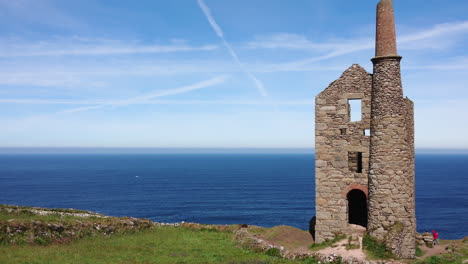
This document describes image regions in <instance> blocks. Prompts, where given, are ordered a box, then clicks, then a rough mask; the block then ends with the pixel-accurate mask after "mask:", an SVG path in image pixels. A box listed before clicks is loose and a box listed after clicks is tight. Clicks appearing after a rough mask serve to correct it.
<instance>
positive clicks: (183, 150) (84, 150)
mask: <svg viewBox="0 0 468 264" xmlns="http://www.w3.org/2000/svg"><path fill="white" fill-rule="evenodd" d="M415 152H416V153H420V154H429V153H435V154H442V153H446V154H465V153H466V154H468V149H461V148H416V149H415ZM210 153H213V154H218V153H233V154H244V153H245V154H249V153H255V154H268V153H271V154H289V153H291V154H296V153H297V154H314V153H315V148H313V147H310V148H306V147H302V148H299V147H289V148H286V147H284V148H281V147H237V148H234V147H211V148H210V147H89V146H87V147H0V154H210Z"/></svg>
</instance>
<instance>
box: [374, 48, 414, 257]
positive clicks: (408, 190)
mask: <svg viewBox="0 0 468 264" xmlns="http://www.w3.org/2000/svg"><path fill="white" fill-rule="evenodd" d="M400 60H401V57H398V56H388V57H380V58H375V59H373V62H374V75H373V89H372V110H371V131H372V134H371V144H370V170H369V223H368V232H369V233H370V234H371V235H372V236H373V237H375V238H377V239H379V240H382V241H385V242H386V243H387V245H388V246H389V247H390V248H391V249H392V250H393V252H394V253H395V254H396V255H398V256H399V257H403V258H412V257H414V254H415V230H416V219H415V205H414V200H415V198H414V124H413V123H414V120H413V104H412V102H411V101H410V100H409V99H406V98H403V89H402V85H401V76H400Z"/></svg>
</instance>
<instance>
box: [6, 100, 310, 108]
mask: <svg viewBox="0 0 468 264" xmlns="http://www.w3.org/2000/svg"><path fill="white" fill-rule="evenodd" d="M112 102H114V103H116V105H118V104H119V103H121V101H119V100H112ZM0 103H4V104H28V105H31V104H57V105H107V104H109V101H103V100H66V99H12V98H0ZM132 104H144V105H151V104H162V105H255V106H262V105H264V106H269V105H285V106H294V105H296V106H301V105H314V100H289V101H270V100H268V101H263V100H262V101H258V100H151V99H149V100H138V101H133V102H132ZM91 107H95V106H91Z"/></svg>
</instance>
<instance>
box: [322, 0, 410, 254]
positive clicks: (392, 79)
mask: <svg viewBox="0 0 468 264" xmlns="http://www.w3.org/2000/svg"><path fill="white" fill-rule="evenodd" d="M400 60H401V57H399V56H398V55H397V48H396V34H395V24H394V14H393V2H392V0H381V2H380V3H379V5H378V7H377V34H376V57H375V58H374V59H372V62H373V64H374V74H372V75H371V74H369V73H367V72H366V71H365V70H364V69H363V68H361V67H360V66H358V65H353V66H351V67H350V68H349V69H348V70H346V71H345V72H344V73H343V75H342V76H341V77H340V78H339V79H338V80H337V81H335V82H333V83H332V84H331V85H330V86H329V87H328V88H327V89H325V90H324V91H323V92H322V93H320V94H319V95H318V96H317V97H316V212H317V219H316V221H317V222H316V227H315V230H316V233H315V237H316V242H322V241H324V240H326V239H332V238H333V237H334V236H336V234H343V233H344V234H347V233H350V232H352V228H350V227H351V226H350V224H357V225H362V226H364V227H367V231H368V232H369V233H370V234H371V235H372V236H373V237H375V238H377V239H379V240H381V241H385V242H386V243H387V245H388V246H389V247H390V248H391V249H392V250H393V252H394V253H395V254H397V255H398V256H400V257H403V258H412V257H414V255H415V230H416V219H415V205H414V201H415V197H414V119H413V116H414V113H413V103H412V102H411V101H410V100H409V99H407V98H404V97H403V88H402V84H401V74H400ZM352 99H361V100H362V118H361V121H358V122H351V121H350V105H349V103H348V102H349V100H352ZM366 129H370V131H371V133H370V137H369V136H366V135H365V133H364V131H365V130H366ZM350 195H352V196H350ZM356 195H357V196H356ZM359 199H361V200H359ZM362 199H364V200H362ZM356 201H357V202H356ZM353 203H354V204H353ZM362 203H364V207H366V208H364V209H363V208H362V207H363V206H362ZM366 205H367V206H366Z"/></svg>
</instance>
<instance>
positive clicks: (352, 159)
mask: <svg viewBox="0 0 468 264" xmlns="http://www.w3.org/2000/svg"><path fill="white" fill-rule="evenodd" d="M348 167H349V170H350V171H352V172H357V173H362V152H348Z"/></svg>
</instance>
